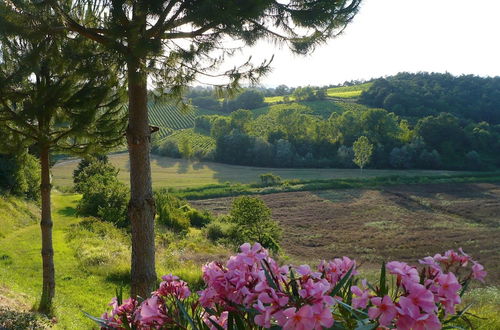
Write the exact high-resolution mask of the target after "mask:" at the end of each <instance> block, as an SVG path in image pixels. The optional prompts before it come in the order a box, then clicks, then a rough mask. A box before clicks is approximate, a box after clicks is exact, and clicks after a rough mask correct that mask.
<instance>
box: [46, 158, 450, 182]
mask: <svg viewBox="0 0 500 330" xmlns="http://www.w3.org/2000/svg"><path fill="white" fill-rule="evenodd" d="M109 160H110V162H111V163H112V164H113V165H115V166H116V167H117V168H119V169H120V173H119V175H118V177H119V179H120V181H122V182H123V183H125V184H128V183H129V176H130V172H129V161H128V154H127V153H121V154H114V155H110V156H109ZM151 160H152V161H151V171H152V176H153V186H154V187H155V188H160V187H172V188H185V187H198V186H202V185H208V184H221V183H225V182H229V183H253V182H257V181H259V180H260V179H259V176H260V174H262V173H269V172H272V173H273V174H275V175H279V176H280V177H281V178H283V179H300V180H329V179H342V178H359V177H378V176H388V175H398V176H418V175H423V176H430V175H451V174H456V173H460V172H454V171H429V170H371V169H368V170H364V171H363V174H362V175H361V173H360V171H359V170H358V169H335V168H322V169H317V168H314V169H309V168H298V169H295V168H265V167H251V166H238V165H228V164H221V163H214V162H191V161H188V160H185V159H174V158H168V157H161V156H156V155H151ZM77 164H78V160H69V161H64V162H61V163H59V164H57V165H55V166H54V167H53V168H52V175H53V180H54V185H55V186H60V187H66V188H67V187H71V186H72V185H73V179H72V175H73V170H74V169H75V167H76V165H77Z"/></svg>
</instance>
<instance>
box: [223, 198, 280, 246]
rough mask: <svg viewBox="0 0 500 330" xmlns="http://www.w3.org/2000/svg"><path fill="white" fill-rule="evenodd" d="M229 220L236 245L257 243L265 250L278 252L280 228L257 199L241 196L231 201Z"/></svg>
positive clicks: (261, 201) (262, 203)
mask: <svg viewBox="0 0 500 330" xmlns="http://www.w3.org/2000/svg"><path fill="white" fill-rule="evenodd" d="M231 220H232V222H233V223H234V224H236V227H235V233H234V235H233V236H234V239H235V240H236V242H235V243H236V245H238V246H239V245H240V244H243V243H245V242H258V243H260V244H261V245H262V246H264V247H265V248H268V249H270V250H273V251H278V250H279V243H278V241H279V239H280V238H281V232H282V230H281V228H280V226H279V224H278V223H277V222H276V221H275V220H273V219H272V218H271V210H270V209H269V208H268V207H267V206H266V204H264V201H263V200H262V199H260V198H257V197H249V196H241V197H238V198H236V199H235V200H234V201H233V205H232V207H231Z"/></svg>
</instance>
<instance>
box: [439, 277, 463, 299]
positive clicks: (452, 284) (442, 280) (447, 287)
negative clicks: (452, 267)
mask: <svg viewBox="0 0 500 330" xmlns="http://www.w3.org/2000/svg"><path fill="white" fill-rule="evenodd" d="M437 282H438V283H439V285H440V286H439V288H438V294H439V295H441V296H443V297H453V296H455V295H456V294H457V292H458V290H460V289H461V288H462V286H461V285H460V283H458V281H457V278H456V277H455V275H454V274H453V273H447V274H441V275H439V276H438V277H437Z"/></svg>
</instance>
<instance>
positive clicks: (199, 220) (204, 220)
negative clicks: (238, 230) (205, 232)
mask: <svg viewBox="0 0 500 330" xmlns="http://www.w3.org/2000/svg"><path fill="white" fill-rule="evenodd" d="M186 216H187V217H188V218H189V221H190V223H191V226H193V227H196V228H202V227H205V226H206V225H208V224H209V223H210V222H212V220H213V217H212V215H211V214H210V213H209V212H208V211H198V210H195V209H191V210H189V211H187V212H186Z"/></svg>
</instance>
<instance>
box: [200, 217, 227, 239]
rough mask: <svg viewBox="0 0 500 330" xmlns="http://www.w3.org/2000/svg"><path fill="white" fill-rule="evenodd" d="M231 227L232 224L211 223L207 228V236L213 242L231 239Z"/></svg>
mask: <svg viewBox="0 0 500 330" xmlns="http://www.w3.org/2000/svg"><path fill="white" fill-rule="evenodd" d="M231 227H232V226H231V225H230V224H227V223H223V222H221V221H214V222H211V223H209V224H208V225H207V226H206V227H205V230H204V232H205V236H206V237H207V238H208V239H209V240H211V241H212V242H218V241H220V240H221V239H225V240H227V239H229V238H230V231H231V229H232V228H231Z"/></svg>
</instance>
